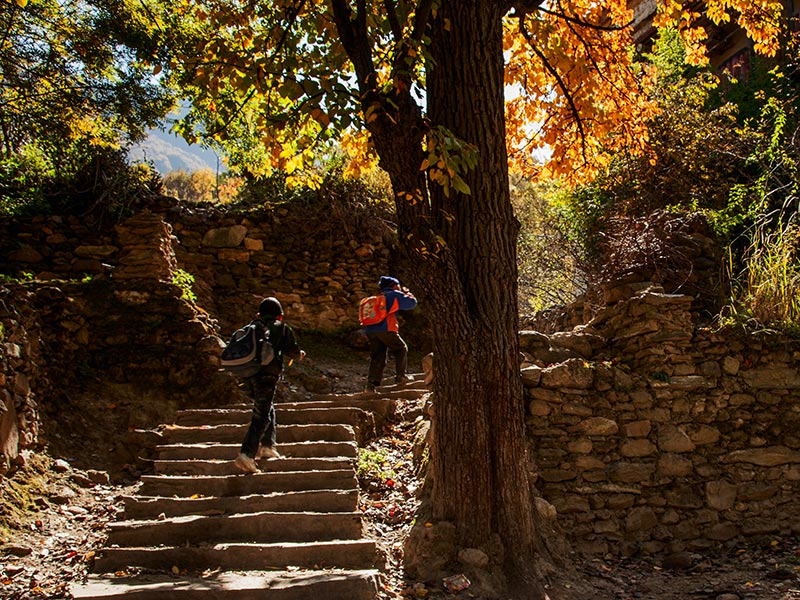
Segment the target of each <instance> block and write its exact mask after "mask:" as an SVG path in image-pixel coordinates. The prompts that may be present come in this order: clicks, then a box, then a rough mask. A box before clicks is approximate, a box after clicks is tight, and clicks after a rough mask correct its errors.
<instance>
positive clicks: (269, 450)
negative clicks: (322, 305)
mask: <svg viewBox="0 0 800 600" xmlns="http://www.w3.org/2000/svg"><path fill="white" fill-rule="evenodd" d="M250 326H252V327H253V329H254V330H255V332H256V339H257V344H258V348H257V350H256V352H255V355H256V356H257V357H259V358H258V359H256V361H257V364H258V366H257V367H256V369H255V373H254V374H252V375H246V376H240V383H239V385H240V387H242V388H243V390H244V392H245V394H247V396H248V397H250V399H251V400H252V401H253V416H252V419H251V420H250V427H249V428H248V429H247V433H246V434H245V436H244V441H243V442H242V448H241V451H240V453H239V456H237V457H236V459H235V460H234V461H233V462H234V464H235V465H236V467H237V468H238V469H239V470H241V471H244V472H245V473H257V472H258V466H257V465H256V460H255V459H256V458H280V454H279V453H278V450H277V446H276V432H275V428H276V423H275V388H276V387H277V385H278V379H279V378H280V376H281V373H282V372H283V360H284V358H288V359H290V360H294V359H297V360H303V358H304V357H305V355H306V353H305V352H304V351H303V350H301V349H300V347H299V346H298V345H297V339H296V338H295V335H294V331H292V328H291V327H289V325H287V324H286V323H284V322H283V307H281V303H280V302H279V301H278V299H277V298H274V297H271V296H270V297H269V298H264V300H262V301H261V304H260V305H259V307H258V318H257V319H256V320H255V321H253V322H252V323H251V324H250ZM250 326H248V327H250ZM245 329H246V328H245ZM240 331H241V330H240ZM237 333H238V332H237ZM269 346H271V350H270V352H263V350H264V349H269ZM224 364H225V361H224V360H223V365H224ZM232 372H234V374H235V373H236V371H235V370H232Z"/></svg>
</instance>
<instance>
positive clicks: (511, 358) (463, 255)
mask: <svg viewBox="0 0 800 600" xmlns="http://www.w3.org/2000/svg"><path fill="white" fill-rule="evenodd" d="M502 11H503V7H502V6H501V3H499V2H491V1H487V0H459V1H458V2H443V3H442V5H441V7H440V10H439V13H438V15H437V18H436V19H435V20H434V21H433V23H432V25H433V27H432V32H431V40H432V43H431V48H430V50H431V57H432V60H431V65H430V67H429V68H428V70H427V83H428V108H429V116H430V119H431V121H432V123H433V125H434V126H437V125H438V126H444V127H446V128H447V129H449V130H450V131H452V132H453V133H454V134H455V135H456V137H458V138H459V139H461V140H464V141H466V142H469V143H471V144H474V145H475V146H476V147H477V149H478V165H477V167H476V168H475V169H473V170H471V171H469V172H468V173H467V174H466V176H465V180H466V182H467V184H468V185H469V187H470V191H471V194H470V195H463V194H454V193H452V192H451V197H450V198H448V197H446V196H445V194H444V193H443V190H442V188H440V187H437V186H435V185H434V186H433V187H432V188H431V200H432V202H431V205H432V207H433V213H434V218H435V215H437V214H439V213H441V212H442V211H446V212H447V213H449V214H451V215H455V218H454V219H452V220H442V221H440V222H441V223H442V231H443V232H444V236H443V237H444V239H445V240H446V242H447V248H448V251H449V253H450V256H451V257H452V260H451V261H449V271H450V272H449V273H448V276H447V277H446V279H447V286H446V287H445V288H438V290H434V291H433V294H432V297H430V298H429V301H430V302H431V303H432V304H434V307H433V314H434V323H433V326H434V331H435V339H434V357H435V358H434V364H435V369H434V381H433V386H434V398H435V399H434V419H433V432H434V437H433V439H434V443H433V450H434V453H433V454H432V461H431V462H432V468H433V490H432V510H433V516H434V518H435V519H441V520H449V521H452V522H454V523H455V524H456V527H457V532H458V539H459V542H460V545H461V546H464V547H478V546H485V545H486V544H487V542H488V541H489V540H491V539H492V537H493V536H499V538H500V540H501V541H502V543H503V546H504V551H505V563H506V573H507V574H508V575H510V577H511V578H512V580H513V579H516V580H517V583H518V584H521V585H517V586H515V587H517V588H518V589H525V590H526V592H530V593H525V594H524V595H525V596H527V597H539V596H540V595H541V592H540V590H539V588H538V586H537V585H535V582H533V581H532V574H533V573H532V571H531V568H530V567H531V565H532V564H533V559H534V555H535V548H536V532H535V526H534V520H533V510H534V509H533V504H532V500H531V491H530V486H529V474H528V459H527V448H526V446H527V444H526V437H525V423H524V401H523V391H522V382H521V379H520V374H519V344H518V313H517V266H516V265H517V262H516V239H517V232H518V227H519V225H518V222H517V220H516V218H515V217H514V215H513V210H512V207H511V200H510V194H509V185H508V164H507V154H506V145H505V113H504V88H503V70H504V65H503V46H502V41H503V40H502V34H503V32H502V18H503V12H502Z"/></svg>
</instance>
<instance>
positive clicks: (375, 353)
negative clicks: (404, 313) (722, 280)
mask: <svg viewBox="0 0 800 600" xmlns="http://www.w3.org/2000/svg"><path fill="white" fill-rule="evenodd" d="M367 338H369V350H370V360H369V375H367V381H368V382H369V383H371V384H372V385H375V386H378V385H380V384H381V380H382V379H383V370H384V369H385V368H386V357H387V354H388V352H390V351H391V353H392V358H394V363H395V379H397V378H400V377H403V375H405V374H406V366H407V363H408V346H406V343H405V342H404V341H403V338H401V337H400V334H399V333H397V332H396V331H376V332H372V333H368V334H367Z"/></svg>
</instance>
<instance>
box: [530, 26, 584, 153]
mask: <svg viewBox="0 0 800 600" xmlns="http://www.w3.org/2000/svg"><path fill="white" fill-rule="evenodd" d="M519 31H520V33H521V34H522V36H523V37H524V38H525V40H526V41H527V42H528V45H529V46H530V48H531V50H533V53H534V54H535V55H536V56H537V57H538V58H539V60H541V61H542V65H543V66H544V68H545V70H546V71H547V72H548V73H550V75H551V76H552V77H553V79H555V80H556V84H557V85H558V87H559V88H560V89H561V91H562V93H563V94H564V99H565V100H566V101H567V104H569V109H570V112H571V113H572V116H573V117H574V118H575V125H576V126H577V128H578V133H579V134H580V137H581V154H582V155H583V158H584V160H586V161H587V162H588V157H587V156H586V131H584V129H583V119H582V118H581V115H580V112H579V111H578V107H577V106H575V101H574V99H573V97H572V92H571V90H570V89H569V86H568V85H567V83H566V82H565V81H564V79H563V78H562V77H561V74H560V73H559V72H558V70H557V69H556V68H555V67H553V65H551V64H550V61H548V60H547V57H546V56H545V55H544V52H542V51H541V50H540V49H539V47H538V46H537V45H536V44H535V43H534V42H533V38H532V37H531V34H530V32H529V31H528V30H527V29H526V28H525V15H521V16H520V17H519Z"/></svg>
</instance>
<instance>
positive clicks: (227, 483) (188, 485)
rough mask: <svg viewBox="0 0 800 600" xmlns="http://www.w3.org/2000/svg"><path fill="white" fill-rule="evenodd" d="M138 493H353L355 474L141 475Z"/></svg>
mask: <svg viewBox="0 0 800 600" xmlns="http://www.w3.org/2000/svg"><path fill="white" fill-rule="evenodd" d="M141 480H142V485H141V487H140V488H139V493H140V494H142V495H143V496H178V497H185V498H188V497H190V496H193V495H195V494H197V495H200V496H247V495H250V494H258V493H261V494H269V493H271V492H297V491H304V490H348V489H356V488H357V487H358V482H357V481H356V475H355V471H354V470H353V469H343V470H340V471H338V470H337V471H318V472H305V471H294V472H288V473H263V472H262V473H253V474H241V475H238V476H230V475H227V476H226V475H222V476H217V475H209V476H191V475H187V476H173V475H142V479H141Z"/></svg>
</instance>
